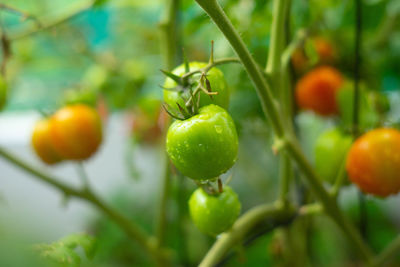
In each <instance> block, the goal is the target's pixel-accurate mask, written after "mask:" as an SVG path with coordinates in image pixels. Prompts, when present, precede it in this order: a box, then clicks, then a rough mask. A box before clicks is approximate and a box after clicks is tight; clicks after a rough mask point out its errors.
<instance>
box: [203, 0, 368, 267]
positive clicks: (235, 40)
mask: <svg viewBox="0 0 400 267" xmlns="http://www.w3.org/2000/svg"><path fill="white" fill-rule="evenodd" d="M196 2H197V3H198V4H199V5H200V6H201V7H202V8H203V9H204V10H205V11H206V13H207V14H208V15H209V16H210V17H211V19H212V20H213V21H214V22H215V24H216V25H217V27H218V28H219V29H220V30H221V32H222V33H223V34H224V35H225V37H226V38H227V40H228V41H229V42H230V44H231V45H232V47H233V49H234V50H235V52H236V53H237V54H238V56H239V58H240V60H241V61H242V64H243V66H244V67H245V69H246V71H247V73H248V74H249V76H250V78H251V79H252V81H253V83H254V85H255V87H256V90H257V92H258V95H259V97H260V100H261V103H262V106H263V108H264V112H265V115H266V116H268V118H269V119H270V120H271V124H272V126H273V129H274V131H275V134H276V136H277V137H278V138H280V139H282V138H283V139H286V138H285V136H284V128H283V122H282V118H281V117H280V116H278V114H279V112H278V110H279V108H278V106H277V104H276V103H275V102H274V100H273V97H272V94H271V92H270V89H269V88H268V87H267V83H266V82H265V80H264V77H263V76H262V74H261V72H260V71H259V69H258V68H257V65H256V62H255V61H254V59H253V58H252V56H251V55H250V53H249V51H248V50H247V48H246V46H245V44H244V42H243V40H242V39H241V38H240V36H239V34H238V33H237V32H236V30H235V29H234V27H233V26H232V24H231V22H230V21H229V19H228V17H227V16H226V14H225V13H224V11H223V10H222V8H221V6H220V5H219V4H218V3H217V1H216V0H196ZM282 34H283V33H282ZM285 141H286V145H285V149H286V151H287V153H288V154H289V155H290V157H291V158H292V159H293V160H294V161H295V162H296V163H297V165H298V167H299V169H300V170H301V171H302V172H303V173H304V175H303V176H302V177H304V179H305V180H306V182H307V183H308V184H309V186H310V189H311V190H312V192H313V193H314V194H315V196H316V197H317V198H318V199H319V200H320V201H321V203H322V204H323V206H324V209H325V211H326V212H327V214H328V215H329V216H330V217H331V218H332V219H333V220H334V221H335V222H336V224H337V225H338V226H339V227H340V228H341V229H342V231H343V232H344V233H345V234H346V236H347V237H348V239H349V240H350V241H351V243H352V245H354V247H355V248H356V249H357V250H358V251H359V253H360V255H361V256H362V258H363V259H364V260H365V261H367V262H371V257H372V253H371V252H370V250H369V248H368V247H367V246H366V245H365V244H364V242H363V241H362V239H361V237H360V235H359V233H358V232H357V231H355V229H354V227H353V226H352V225H350V224H349V223H348V221H347V220H346V219H345V217H344V216H343V214H342V212H341V211H340V209H339V208H338V206H337V203H336V201H335V200H334V199H333V198H332V197H331V196H330V195H329V194H328V192H327V191H326V190H325V188H324V187H323V186H322V183H321V182H320V179H318V177H317V176H316V174H315V173H314V170H313V169H312V167H311V165H310V163H309V162H308V161H307V159H306V158H305V156H304V154H303V152H302V151H301V149H300V146H299V145H298V144H297V141H293V140H292V139H291V138H290V139H288V140H285Z"/></svg>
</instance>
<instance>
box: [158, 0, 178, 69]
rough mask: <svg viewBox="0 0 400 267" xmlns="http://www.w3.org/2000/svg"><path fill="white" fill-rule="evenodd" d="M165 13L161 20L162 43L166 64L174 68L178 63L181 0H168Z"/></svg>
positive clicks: (167, 66) (168, 67)
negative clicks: (178, 26) (178, 25)
mask: <svg viewBox="0 0 400 267" xmlns="http://www.w3.org/2000/svg"><path fill="white" fill-rule="evenodd" d="M166 2H167V5H166V8H165V13H164V15H163V18H162V19H161V21H160V29H161V35H162V36H161V40H162V41H161V44H162V45H163V47H162V49H163V55H164V62H165V66H166V68H167V69H168V70H172V69H173V68H174V66H175V65H176V64H177V39H178V31H177V19H178V11H179V0H167V1H166Z"/></svg>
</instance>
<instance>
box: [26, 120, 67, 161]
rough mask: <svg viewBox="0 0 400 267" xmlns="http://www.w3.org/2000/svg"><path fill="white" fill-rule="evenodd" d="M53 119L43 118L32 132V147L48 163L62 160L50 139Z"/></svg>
mask: <svg viewBox="0 0 400 267" xmlns="http://www.w3.org/2000/svg"><path fill="white" fill-rule="evenodd" d="M50 124H51V121H50V120H49V119H43V120H40V121H38V122H37V123H36V125H35V127H34V129H33V133H32V140H31V143H32V147H33V149H34V150H35V152H36V154H37V155H38V156H39V158H40V159H41V160H42V161H43V162H45V163H47V164H50V165H52V164H55V163H58V162H60V161H61V160H62V158H61V156H60V155H59V154H58V153H57V152H56V151H55V150H54V147H53V144H52V143H51V141H50V128H51V125H50Z"/></svg>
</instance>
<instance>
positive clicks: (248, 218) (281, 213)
mask: <svg viewBox="0 0 400 267" xmlns="http://www.w3.org/2000/svg"><path fill="white" fill-rule="evenodd" d="M293 216H295V210H294V209H293V208H290V207H286V208H283V206H280V205H271V204H264V205H260V206H256V207H254V208H252V209H251V210H249V211H247V212H246V213H245V214H243V215H242V216H241V217H240V218H239V219H238V220H237V221H236V222H235V224H234V225H233V226H232V229H231V230H230V231H229V232H226V233H223V234H221V236H220V237H219V238H218V240H217V241H216V242H215V243H214V245H213V246H212V248H211V249H210V250H209V251H208V253H207V255H206V256H205V257H204V259H203V260H202V262H201V263H200V265H199V266H200V267H209V266H215V265H216V264H217V263H218V262H219V261H220V260H221V259H222V258H223V257H224V256H225V255H226V253H227V252H228V251H229V250H230V249H231V248H232V247H234V246H235V245H237V244H238V243H239V242H241V241H242V240H243V238H244V237H245V236H246V234H247V233H249V231H250V230H251V229H253V228H254V227H255V226H256V225H257V224H258V223H260V222H261V221H263V220H265V219H273V220H274V221H287V220H289V219H291V218H293Z"/></svg>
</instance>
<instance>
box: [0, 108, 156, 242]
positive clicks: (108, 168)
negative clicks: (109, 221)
mask: <svg viewBox="0 0 400 267" xmlns="http://www.w3.org/2000/svg"><path fill="white" fill-rule="evenodd" d="M39 118H40V116H39V115H38V113H37V112H21V113H10V112H9V113H7V112H5V113H2V114H1V115H0V146H1V147H2V148H6V149H7V150H8V151H9V152H11V153H13V154H15V155H18V156H19V157H21V158H23V159H24V160H26V161H27V162H29V163H31V164H32V165H34V166H37V167H39V168H40V169H41V170H43V171H45V172H48V173H51V174H53V175H54V176H55V177H57V178H59V179H60V180H61V181H63V182H65V183H68V184H70V185H74V186H79V185H80V180H79V176H78V175H77V169H76V168H77V166H76V165H74V164H73V163H68V162H67V163H62V164H60V165H57V166H55V167H48V166H46V165H44V164H43V163H41V161H40V160H39V158H38V157H36V155H35V154H34V151H33V150H32V148H31V145H30V137H31V133H32V129H33V126H34V124H35V122H36V121H37V120H38V119H39ZM127 129H128V128H127V121H126V119H125V116H124V115H122V114H116V115H112V116H111V117H109V119H108V122H107V125H105V127H104V131H105V134H104V142H103V144H102V146H101V148H100V150H99V151H98V152H97V153H96V155H95V156H94V157H93V158H91V159H90V160H88V161H87V162H85V163H84V166H85V169H86V172H87V173H88V175H89V177H90V184H91V186H92V188H93V189H94V191H95V192H96V193H97V194H98V195H100V196H101V197H102V199H104V200H105V201H106V202H107V197H108V198H109V197H110V195H111V193H113V192H114V193H115V192H116V191H117V190H118V189H120V188H124V189H125V191H126V190H129V191H131V192H132V194H135V195H136V196H138V197H140V198H141V199H143V201H146V198H149V193H148V192H149V190H148V189H149V188H150V187H151V186H152V185H154V181H155V180H157V179H158V177H159V176H160V175H161V174H160V168H159V166H162V161H163V156H162V155H163V153H162V152H161V151H160V150H157V149H149V148H147V149H146V148H140V149H139V150H136V151H135V153H134V158H135V163H134V164H135V166H136V167H137V169H138V171H139V172H140V174H141V179H140V181H139V182H137V181H134V180H133V179H132V178H129V175H128V170H127V168H126V166H125V158H124V157H125V156H124V153H125V149H126V146H127V142H128V140H127V131H128V130H127ZM150 165H151V166H150ZM153 190H154V189H153ZM153 192H154V191H153ZM97 212H98V211H97V210H96V209H95V208H93V207H92V206H91V205H90V204H88V203H86V202H84V201H81V200H78V199H70V200H69V201H68V202H67V204H65V202H64V200H63V196H62V194H60V192H59V191H58V190H56V189H54V188H53V187H51V186H49V185H47V184H44V183H43V182H41V181H40V180H37V179H36V178H35V177H33V176H32V175H30V174H28V173H26V172H25V171H23V170H21V169H20V168H18V167H16V166H14V165H12V164H10V163H9V162H8V161H6V160H5V159H3V158H1V157H0V226H1V227H2V228H3V229H2V230H4V227H5V230H6V231H7V228H10V229H12V231H13V232H18V233H20V234H21V235H24V236H30V237H31V238H30V239H31V240H34V241H35V242H52V241H55V240H58V239H59V238H61V237H63V236H65V235H68V234H70V233H74V232H82V231H84V230H85V226H86V224H85V223H87V222H88V219H89V218H93V217H94V216H95V215H96V214H97Z"/></svg>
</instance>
